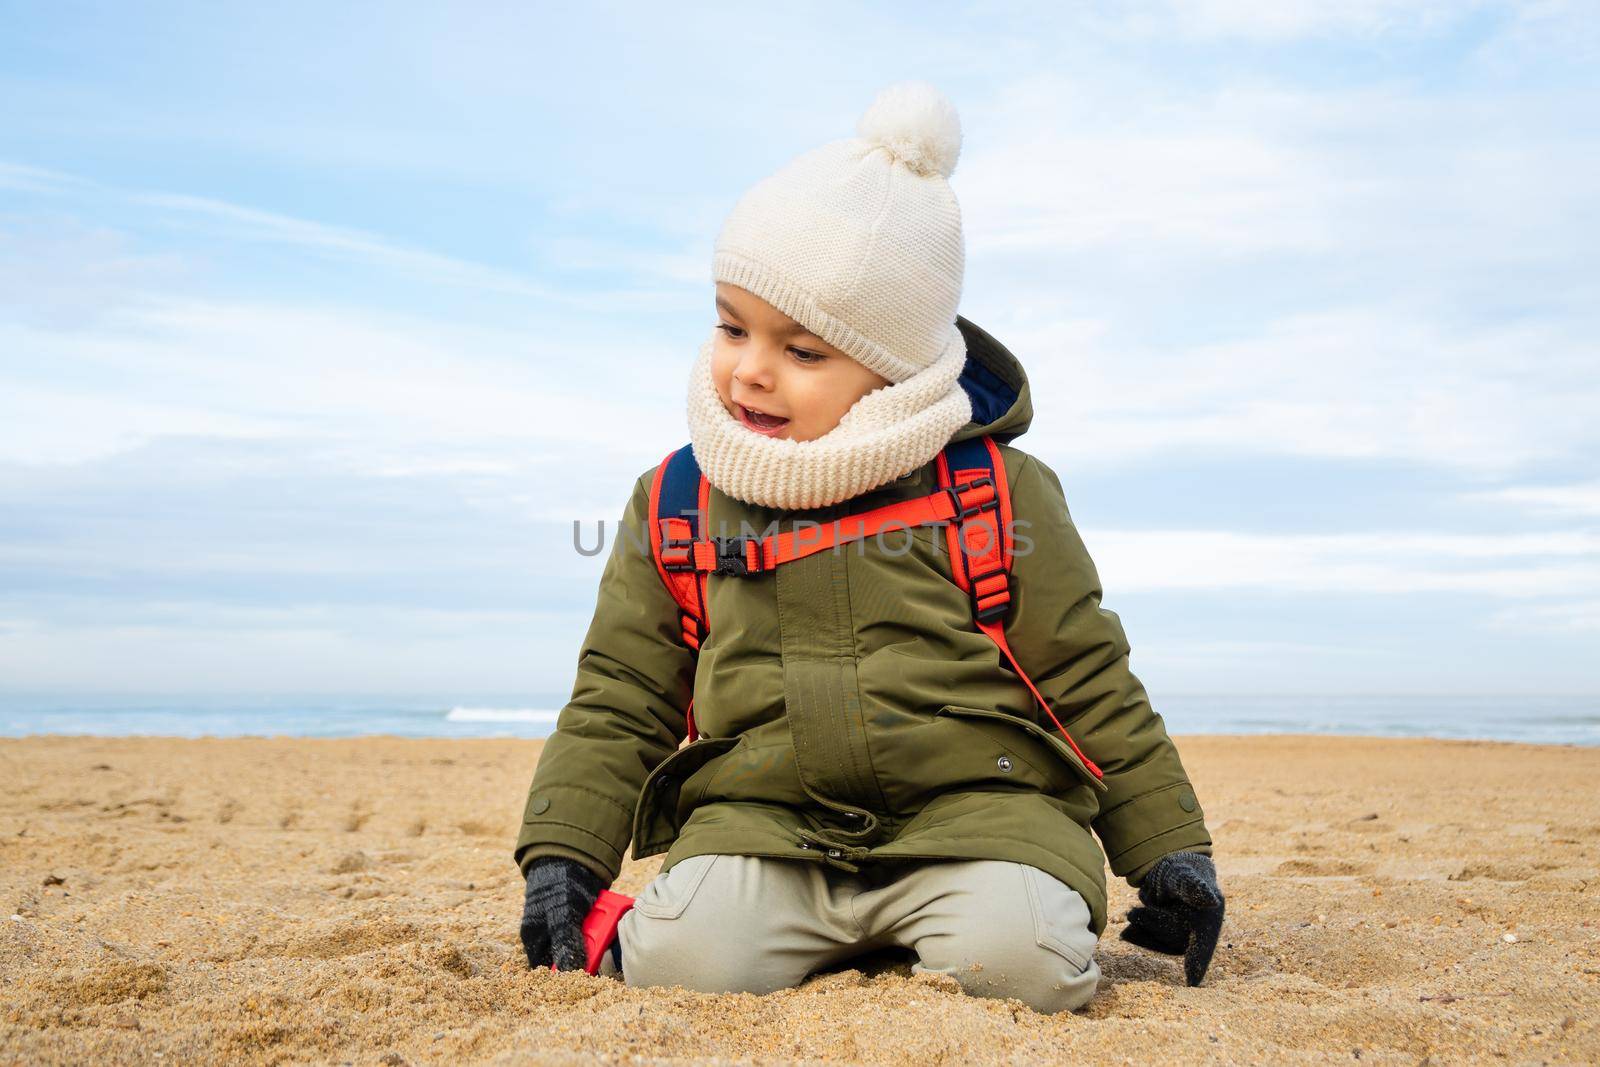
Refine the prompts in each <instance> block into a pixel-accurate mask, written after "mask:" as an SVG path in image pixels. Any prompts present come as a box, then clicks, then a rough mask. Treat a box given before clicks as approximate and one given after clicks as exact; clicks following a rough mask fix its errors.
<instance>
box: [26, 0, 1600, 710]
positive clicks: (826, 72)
mask: <svg viewBox="0 0 1600 1067" xmlns="http://www.w3.org/2000/svg"><path fill="white" fill-rule="evenodd" d="M769 12H770V13H769ZM1597 69H1600V14H1597V13H1596V11H1595V9H1594V7H1593V6H1592V5H1587V4H1584V3H1577V2H1575V3H1570V4H1563V3H1555V2H1550V3H1528V4H1510V3H1451V4H1445V3H1428V2H1425V0H1411V2H1403V3H1402V2H1389V0H1350V2H1343V3H1319V2H1312V0H1275V2H1263V3H1259V4H1250V3H1243V2H1240V0H1205V2H1195V3H1184V4H1177V3H1172V4H1168V3H1156V2H1149V3H1138V2H1136V3H1124V4H1077V5H1073V4H1037V5H1013V4H1005V3H997V4H984V5H977V6H963V5H951V4H927V3H921V4H915V5H911V4H906V5H875V6H873V7H872V8H870V9H869V8H866V7H864V6H861V5H843V4H828V3H818V4H807V5H799V6H796V5H786V6H784V7H782V8H776V7H774V8H770V9H766V8H763V6H762V5H731V4H730V5H693V6H692V7H689V8H684V7H681V6H663V5H644V4H637V5H631V4H630V5H562V6H561V7H559V8H553V7H549V8H547V7H543V6H539V7H536V6H535V5H523V4H504V5H501V4H486V3H476V4H461V5H443V6H441V5H423V4H415V5H407V4H397V3H386V4H382V5H378V4H371V5H361V4H340V5H323V4H317V5H312V4H274V5H266V6H263V5H239V4H236V5H203V4H184V5H178V4H148V5H112V4H77V3H60V4H13V3H5V2H0V691H5V690H12V691H16V690H29V691H47V692H68V691H71V692H84V691H95V692H107V693H114V692H130V693H144V694H157V693H168V694H180V693H187V692H207V693H226V692H239V693H278V692H325V693H372V692H393V693H417V694H422V693H427V694H436V695H439V696H440V697H442V698H443V699H451V700H455V699H462V700H465V699H470V698H472V697H474V696H475V695H478V694H484V693H495V694H511V695H514V696H522V697H525V698H526V699H528V700H530V701H533V702H540V701H546V702H547V701H548V699H550V698H552V697H553V698H554V699H556V700H560V699H564V697H565V694H566V693H567V692H569V691H570V688H571V684H572V670H573V666H574V664H575V662H576V655H577V650H578V645H579V642H580V640H581V638H582V636H583V631H584V628H585V627H586V625H587V622H588V617H589V613H590V611H591V610H592V607H593V603H594V589H595V580H596V578H597V576H598V573H599V568H600V561H599V560H597V559H596V560H590V559H584V558H581V557H579V556H577V555H576V554H575V553H574V552H573V550H572V548H571V523H572V520H573V519H574V518H581V519H583V520H584V521H585V523H586V525H588V526H589V528H590V529H592V523H593V522H594V521H595V520H598V519H600V518H607V519H611V520H614V519H615V518H616V516H617V515H618V514H619V513H620V509H621V506H622V504H623V502H624V501H625V499H626V497H627V493H628V490H629V489H630V487H631V484H632V481H633V478H634V477H635V476H636V475H637V474H638V473H640V472H641V471H642V470H644V469H645V468H646V467H647V466H649V465H650V464H652V463H654V462H655V461H656V460H658V459H659V458H660V457H661V456H662V455H663V454H665V452H666V451H668V450H669V449H670V448H673V447H675V446H677V445H679V444H682V443H683V442H684V441H686V440H687V430H686V428H685V424H684V414H683V394H684V388H685V382H686V375H687V373H688V369H689V366H690V364H691V361H692V358H693V354H694V350H695V348H696V346H697V345H698V343H699V341H700V340H701V339H702V338H703V337H704V336H705V334H706V332H707V331H708V330H709V328H710V326H711V324H712V323H713V322H714V321H715V320H714V315H713V311H712V304H711V296H712V292H711V282H710V257H711V246H712V241H713V240H714V237H715V233H716V229H717V227H718V225H719V224H720V222H721V220H722V218H723V216H724V215H725V214H726V212H727V211H728V210H729V209H730V208H731V207H732V206H733V203H734V201H735V200H736V199H737V198H738V196H739V195H740V193H742V192H743V190H744V189H745V188H747V187H748V186H749V185H750V184H752V183H753V182H755V181H757V180H759V179H760V178H761V177H763V176H765V175H766V174H768V173H769V172H771V171H772V170H774V169H776V168H777V167H779V166H781V165H782V164H783V163H784V162H786V161H787V160H788V159H789V158H791V157H792V156H794V155H796V154H798V153H799V152H801V151H803V150H805V149H808V148H810V147H813V146H815V145H817V144H820V143H822V142H824V141H827V140H832V139H835V138H838V137H843V136H848V135H849V134H850V133H851V132H853V129H854V124H855V120H856V118H857V117H858V115H859V114H860V113H861V111H862V110H864V109H865V107H866V106H867V104H868V103H870V101H871V99H872V97H873V95H874V94H875V93H876V92H877V91H878V90H879V89H880V88H882V87H883V86H884V85H887V84H889V83H890V82H893V81H897V80H900V79H902V78H921V79H926V80H929V81H932V82H933V83H934V84H936V85H938V86H939V87H940V88H941V89H942V90H943V91H944V92H945V93H946V94H947V95H949V96H950V98H951V99H952V100H953V101H954V102H955V104H956V105H957V107H958V108H959V109H960V112H961V116H962V121H963V125H964V128H965V144H964V148H963V153H962V157H961V161H960V163H959V165H958V167H957V169H956V172H955V175H954V177H953V179H952V184H953V187H954V189H955V191H956V193H957V195H958V197H960V199H961V203H962V209H963V213H964V219H965V227H966V240H967V249H968V259H967V275H966V287H965V290H964V294H963V298H962V310H963V313H964V314H965V315H966V316H967V317H968V318H970V319H972V320H973V321H975V322H977V323H979V324H981V325H983V326H984V327H985V328H986V329H988V330H989V331H990V332H991V333H994V334H995V335H996V336H997V337H999V338H1000V339H1002V340H1003V341H1005V342H1006V343H1007V344H1008V345H1009V346H1010V347H1011V348H1012V350H1013V351H1015V352H1016V353H1017V354H1018V356H1019V357H1020V358H1021V359H1022V360H1023V362H1024V364H1025V365H1026V367H1027V368H1028V370H1029V373H1030V376H1031V380H1032V383H1033V387H1034V390H1035V406H1036V418H1035V422H1034V426H1033V429H1032V430H1031V431H1030V432H1029V433H1028V435H1027V436H1026V437H1024V438H1022V439H1020V440H1019V441H1018V442H1017V443H1018V444H1019V445H1020V446H1022V447H1024V448H1026V449H1028V450H1030V451H1033V452H1034V453H1036V454H1038V455H1039V456H1040V457H1042V458H1043V459H1045V460H1046V462H1048V463H1049V464H1050V465H1051V466H1052V467H1053V468H1054V469H1055V470H1056V471H1057V473H1058V474H1059V475H1060V476H1061V478H1062V481H1063V483H1064V485H1065V488H1066V490H1067V494H1068V501H1069V505H1070V507H1071V508H1072V512H1073V516H1074V518H1075V520H1076V521H1077V523H1078V525H1079V527H1080V529H1081V530H1082V532H1083V534H1084V537H1085V540H1086V543H1087V544H1088V546H1089V548H1090V551H1091V553H1092V554H1093V555H1094V557H1095V560H1096V562H1097V563H1098V565H1099V568H1100V573H1101V577H1102V579H1103V583H1104V586H1105V605H1106V606H1107V607H1109V608H1111V609H1113V610H1115V611H1117V612H1118V614H1119V615H1120V616H1121V618H1122V620H1123V623H1124V626H1125V627H1126V629H1127V631H1128V634H1129V637H1130V639H1131V641H1132V643H1133V648H1134V652H1133V666H1134V669H1135V671H1136V673H1138V674H1139V676H1140V677H1141V678H1142V679H1143V680H1144V681H1145V682H1146V685H1147V686H1148V687H1149V689H1150V690H1151V693H1152V696H1153V697H1154V698H1156V699H1157V701H1158V703H1159V698H1160V695H1161V694H1162V693H1164V692H1171V693H1178V692H1183V693H1191V692H1211V693H1294V692H1305V693H1334V692H1375V693H1462V694H1466V693H1483V692H1490V693H1505V694H1513V695H1514V694H1519V693H1596V692H1600V655H1597V654H1596V653H1597V649H1600V462H1597V461H1600V341H1597V338H1600V330H1597V327H1600V312H1597V308H1600V267H1597V259H1596V253H1595V248H1596V245H1597V239H1600V212H1597V210H1596V209H1597V206H1600V194H1597V192H1596V189H1597V187H1600V181H1597V176H1600V75H1597V74H1596V73H1595V72H1596V70H1597ZM1508 707H1514V705H1508Z"/></svg>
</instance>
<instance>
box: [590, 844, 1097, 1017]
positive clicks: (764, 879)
mask: <svg viewBox="0 0 1600 1067" xmlns="http://www.w3.org/2000/svg"><path fill="white" fill-rule="evenodd" d="M618 938H619V940H620V942H621V947H622V970H623V980H624V981H625V982H626V983H627V984H628V985H630V986H671V985H678V986H683V987H684V988H686V989H694V990H700V991H702V992H708V993H728V992H749V993H770V992H772V991H773V990H776V989H784V988H787V987H789V986H794V985H798V984H799V983H800V982H801V981H802V980H803V979H805V977H806V976H807V975H809V974H811V973H812V972H814V971H817V970H820V969H822V968H825V967H827V966H829V965H831V964H834V963H838V962H840V961H843V960H846V959H849V958H851V957H853V956H856V955H858V954H860V953H863V952H868V951H871V950H873V949H878V948H885V947H888V946H899V947H901V948H906V949H910V950H911V951H913V952H915V953H916V954H917V956H918V960H917V962H916V963H915V964H913V966H912V970H913V971H914V972H938V973H942V974H948V975H950V976H951V977H953V978H954V979H955V980H956V981H957V982H959V983H960V984H961V986H962V988H964V989H965V990H966V991H967V992H968V993H971V994H973V995H975V996H981V997H1015V998H1017V999H1018V1000H1021V1001H1022V1002H1023V1003H1025V1004H1027V1005H1029V1006H1030V1007H1032V1008H1033V1009H1035V1010H1036V1011H1041V1012H1046V1013H1052V1012H1058V1011H1070V1010H1073V1009H1076V1008H1080V1007H1082V1006H1083V1005H1085V1004H1087V1003H1088V1002H1089V1000H1090V998H1092V997H1093V996H1094V992H1095V987H1096V985H1097V984H1098V983H1099V981H1100V968H1099V966H1098V965H1097V964H1096V963H1095V960H1094V947H1095V942H1096V940H1097V938H1096V936H1095V934H1094V933H1093V932H1092V931H1091V930H1090V929H1089V907H1088V905H1087V904H1085V903H1084V900H1083V898H1082V897H1081V896H1079V895H1078V894H1077V892H1076V891H1074V890H1073V889H1071V888H1069V887H1068V886H1066V885H1064V884H1062V883H1061V882H1059V881H1057V880H1056V879H1055V878H1052V877H1051V876H1050V875H1048V874H1046V873H1044V872H1043V871H1041V870H1039V869H1038V868H1036V867H1030V866H1027V865H1025V864H1021V863H1004V862H999V861H994V860H941V861H928V862H917V863H899V864H894V865H873V866H869V867H864V868H863V870H862V872H861V873H860V874H851V873H849V872H845V871H839V870H835V869H832V868H826V867H824V866H823V865H821V864H816V863H809V862H805V861H800V860H783V859H766V858H762V857H759V856H711V855H707V856H690V857H689V858H687V859H684V860H680V861H679V862H678V863H677V864H675V865H674V866H673V867H672V869H671V870H670V871H668V872H667V873H665V874H663V875H659V876H657V877H656V878H655V879H654V880H653V881H652V882H651V883H650V884H649V885H647V886H645V888H644V890H643V892H641V893H640V894H639V896H638V899H637V900H636V902H635V904H634V907H633V909H632V910H631V911H629V912H628V913H627V914H626V915H624V916H623V917H622V924H621V926H620V928H619V930H618Z"/></svg>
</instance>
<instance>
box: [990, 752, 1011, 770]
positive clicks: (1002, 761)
mask: <svg viewBox="0 0 1600 1067" xmlns="http://www.w3.org/2000/svg"><path fill="white" fill-rule="evenodd" d="M994 764H995V766H996V767H999V768H1000V769H1001V770H1002V771H1004V772H1005V773H1006V774H1010V773H1011V757H1009V756H1001V757H1000V758H999V759H997V760H995V761H994Z"/></svg>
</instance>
